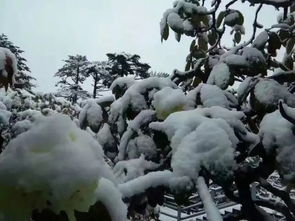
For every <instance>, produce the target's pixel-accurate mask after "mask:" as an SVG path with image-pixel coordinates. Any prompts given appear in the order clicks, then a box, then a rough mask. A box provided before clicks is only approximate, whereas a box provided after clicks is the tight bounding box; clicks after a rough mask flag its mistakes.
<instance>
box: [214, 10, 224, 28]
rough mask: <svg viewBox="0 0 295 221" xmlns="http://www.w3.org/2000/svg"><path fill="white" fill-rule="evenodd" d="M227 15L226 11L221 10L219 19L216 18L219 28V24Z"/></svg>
mask: <svg viewBox="0 0 295 221" xmlns="http://www.w3.org/2000/svg"><path fill="white" fill-rule="evenodd" d="M225 15H226V12H225V11H221V12H220V13H219V15H218V17H217V20H216V27H217V28H219V26H220V25H221V23H222V20H223V19H224V17H225Z"/></svg>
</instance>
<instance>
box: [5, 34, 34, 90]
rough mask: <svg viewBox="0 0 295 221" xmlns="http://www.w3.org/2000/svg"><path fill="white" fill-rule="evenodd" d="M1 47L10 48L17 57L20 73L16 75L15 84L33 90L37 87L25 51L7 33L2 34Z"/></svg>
mask: <svg viewBox="0 0 295 221" xmlns="http://www.w3.org/2000/svg"><path fill="white" fill-rule="evenodd" d="M0 47H3V48H8V49H9V50H10V51H11V52H12V53H13V54H14V55H15V57H16V59H17V69H18V73H17V74H16V75H15V83H14V86H15V87H17V88H21V89H26V90H31V89H32V87H35V85H34V83H33V82H32V81H34V80H36V79H35V78H34V77H32V76H31V71H30V68H29V67H28V66H27V63H26V62H27V60H26V59H25V58H24V57H22V53H23V52H24V51H23V50H21V49H20V48H19V47H18V46H16V45H14V44H13V43H12V42H11V41H10V40H9V39H8V37H7V36H6V35H5V34H1V35H0Z"/></svg>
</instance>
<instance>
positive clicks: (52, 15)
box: [0, 0, 277, 91]
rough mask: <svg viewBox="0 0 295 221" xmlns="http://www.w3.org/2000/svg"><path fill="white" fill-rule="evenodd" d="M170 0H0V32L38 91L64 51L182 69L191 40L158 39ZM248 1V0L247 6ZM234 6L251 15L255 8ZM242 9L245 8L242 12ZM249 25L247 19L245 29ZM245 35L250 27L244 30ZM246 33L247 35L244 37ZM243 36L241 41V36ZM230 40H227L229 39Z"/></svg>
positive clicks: (270, 12) (47, 85)
mask: <svg viewBox="0 0 295 221" xmlns="http://www.w3.org/2000/svg"><path fill="white" fill-rule="evenodd" d="M172 2H173V1H172V0H0V33H4V34H6V35H7V36H8V37H9V39H10V40H11V41H12V42H14V43H15V44H16V45H18V46H20V47H21V49H23V50H25V53H24V57H25V58H26V59H27V60H28V65H29V66H30V68H31V71H32V75H33V76H34V77H36V78H37V82H36V83H37V84H38V86H39V87H38V88H37V90H39V91H53V90H55V88H54V84H55V82H56V81H57V79H55V78H53V74H54V73H55V72H56V71H57V69H58V68H60V67H61V66H62V65H63V63H62V61H61V60H63V59H65V58H66V57H67V55H70V54H71V55H75V54H82V55H86V56H87V57H88V59H89V60H105V59H106V56H105V54H106V53H110V52H122V51H126V52H129V53H136V54H139V55H140V56H141V57H142V61H144V62H147V63H149V64H150V65H151V66H152V70H155V71H163V72H168V73H171V71H172V70H173V69H174V68H178V69H181V70H182V69H183V68H184V61H185V57H186V55H187V54H188V48H189V45H190V42H191V40H192V39H191V38H183V39H182V40H181V42H180V43H178V42H176V40H175V39H174V34H173V33H172V32H170V37H169V40H168V41H166V42H164V43H161V41H160V34H159V22H160V20H161V17H162V14H163V12H164V11H165V10H166V9H168V8H170V7H171V6H172ZM247 5H248V4H247ZM237 7H238V8H240V9H241V11H242V12H243V13H245V14H246V18H245V20H248V19H250V21H251V23H252V20H253V18H254V9H255V8H253V9H249V8H248V7H245V6H244V7H240V6H239V4H237ZM246 8H247V10H245V9H246ZM275 14H277V12H275V11H274V9H273V8H269V7H268V8H266V9H264V10H263V11H262V13H261V15H260V19H259V21H260V22H261V23H263V24H265V27H268V26H269V25H271V24H272V23H273V22H274V21H275V19H276V16H275ZM251 23H249V22H248V23H246V29H247V27H250V25H251ZM246 31H247V32H248V33H247V34H248V35H247V36H249V35H250V34H251V32H252V30H246ZM247 36H246V37H247ZM245 40H246V39H245ZM228 41H229V42H230V38H228Z"/></svg>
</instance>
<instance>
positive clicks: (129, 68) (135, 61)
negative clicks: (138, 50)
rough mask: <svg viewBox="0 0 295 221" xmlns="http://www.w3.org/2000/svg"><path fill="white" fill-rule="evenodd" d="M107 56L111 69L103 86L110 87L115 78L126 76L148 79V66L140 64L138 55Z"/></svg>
mask: <svg viewBox="0 0 295 221" xmlns="http://www.w3.org/2000/svg"><path fill="white" fill-rule="evenodd" d="M107 56H108V59H109V63H110V65H111V67H110V79H109V80H106V81H104V84H105V85H107V86H110V85H111V84H112V82H113V81H114V80H115V79H116V78H118V77H124V76H127V75H135V76H137V77H139V78H140V79H143V78H147V77H149V73H148V70H149V69H150V66H149V65H148V64H146V63H142V62H140V61H139V60H140V56H139V55H136V54H134V55H131V54H127V53H120V54H115V53H108V54H107Z"/></svg>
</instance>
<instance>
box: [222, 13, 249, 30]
mask: <svg viewBox="0 0 295 221" xmlns="http://www.w3.org/2000/svg"><path fill="white" fill-rule="evenodd" d="M224 23H225V24H226V25H228V26H230V27H234V26H235V25H243V23H244V16H243V14H242V13H241V12H239V11H237V10H231V11H230V12H229V13H228V14H227V15H226V16H225V18H224Z"/></svg>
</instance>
